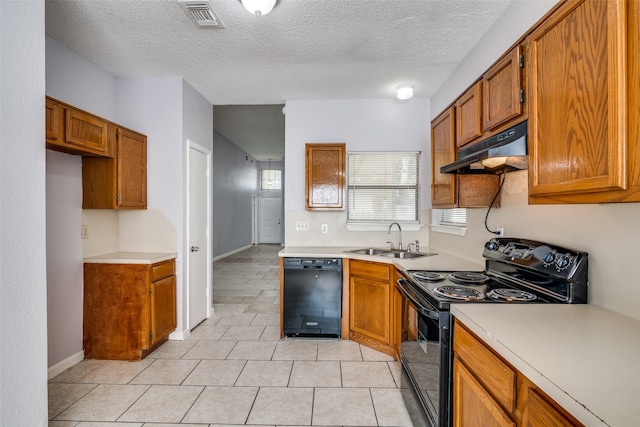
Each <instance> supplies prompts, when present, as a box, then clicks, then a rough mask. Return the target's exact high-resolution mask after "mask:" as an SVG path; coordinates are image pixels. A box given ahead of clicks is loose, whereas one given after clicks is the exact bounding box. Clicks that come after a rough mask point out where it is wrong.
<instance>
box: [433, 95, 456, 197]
mask: <svg viewBox="0 0 640 427" xmlns="http://www.w3.org/2000/svg"><path fill="white" fill-rule="evenodd" d="M454 117H455V109H454V107H450V108H449V109H447V110H446V111H444V112H443V113H442V114H440V115H439V116H438V117H436V118H435V119H434V120H433V121H432V122H431V205H432V206H433V207H434V208H454V207H456V205H457V191H456V190H457V187H456V185H457V180H456V176H455V175H453V174H448V173H440V168H441V167H442V166H444V165H448V164H449V163H452V162H453V161H455V159H456V140H455V123H454Z"/></svg>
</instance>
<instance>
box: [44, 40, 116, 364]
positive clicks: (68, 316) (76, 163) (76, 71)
mask: <svg viewBox="0 0 640 427" xmlns="http://www.w3.org/2000/svg"><path fill="white" fill-rule="evenodd" d="M43 31H44V30H43ZM115 89H116V79H115V78H114V77H113V76H112V75H111V74H109V73H107V72H106V71H104V70H103V69H101V68H100V67H97V66H96V65H95V64H93V63H91V62H89V61H87V60H86V59H84V58H82V57H81V56H79V55H77V54H76V53H74V52H73V51H71V50H70V49H69V48H67V47H66V46H64V45H62V44H60V43H58V42H57V41H56V40H54V39H52V38H51V37H48V36H47V37H46V93H47V95H49V96H52V97H54V98H56V99H59V100H60V101H63V102H67V103H69V104H71V105H74V106H77V107H78V108H82V109H84V110H86V111H90V112H92V113H95V114H97V115H100V116H101V117H104V118H106V119H110V120H115V119H116V90H115ZM46 165H47V166H46V171H47V174H46V177H47V178H46V187H47V191H46V193H47V199H46V200H47V210H46V212H47V298H48V305H47V309H48V312H47V331H48V341H49V346H48V355H49V366H50V367H53V368H52V370H51V372H50V373H51V375H55V374H56V373H58V372H60V371H62V370H64V369H65V368H67V367H69V366H70V365H72V364H73V363H75V362H77V361H79V360H82V358H83V347H82V301H83V281H82V258H83V244H85V243H86V244H87V245H89V248H91V245H93V246H96V244H98V248H95V249H93V253H91V254H92V255H95V254H96V253H105V252H108V251H109V249H110V250H117V245H116V244H117V241H116V242H114V240H115V239H114V237H111V238H109V237H108V236H112V234H111V233H110V232H112V231H113V229H114V228H117V214H116V213H115V212H114V211H101V212H102V215H101V218H100V219H101V220H100V221H94V222H91V221H88V220H86V219H83V215H82V158H81V157H80V156H72V155H69V154H62V153H57V152H53V151H49V150H47V157H46ZM83 223H84V224H91V225H90V230H89V233H90V239H88V240H82V239H80V225H81V224H83ZM115 238H117V236H115ZM114 243H116V244H114Z"/></svg>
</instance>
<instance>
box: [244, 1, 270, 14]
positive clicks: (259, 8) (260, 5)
mask: <svg viewBox="0 0 640 427" xmlns="http://www.w3.org/2000/svg"><path fill="white" fill-rule="evenodd" d="M277 2H278V0H240V3H242V5H243V6H244V8H245V9H247V10H248V11H249V12H251V13H253V14H254V15H256V16H262V15H266V14H267V13H269V12H271V10H272V9H273V7H274V6H275V5H276V3H277Z"/></svg>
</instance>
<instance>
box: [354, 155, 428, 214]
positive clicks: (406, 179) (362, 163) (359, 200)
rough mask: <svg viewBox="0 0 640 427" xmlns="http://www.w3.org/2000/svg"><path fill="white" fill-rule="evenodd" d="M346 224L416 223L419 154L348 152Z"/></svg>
mask: <svg viewBox="0 0 640 427" xmlns="http://www.w3.org/2000/svg"><path fill="white" fill-rule="evenodd" d="M347 157H348V172H347V173H348V185H347V187H348V188H347V191H348V209H347V211H348V217H347V221H348V222H389V221H398V222H407V223H409V222H418V221H419V218H420V216H419V215H420V212H419V209H420V198H419V196H420V188H419V177H420V167H419V163H420V153H419V152H410V153H400V152H397V153H396V152H385V153H348V155H347Z"/></svg>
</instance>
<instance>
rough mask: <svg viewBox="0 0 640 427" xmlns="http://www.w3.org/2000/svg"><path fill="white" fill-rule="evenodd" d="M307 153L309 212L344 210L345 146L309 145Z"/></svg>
mask: <svg viewBox="0 0 640 427" xmlns="http://www.w3.org/2000/svg"><path fill="white" fill-rule="evenodd" d="M305 151H306V153H305V154H306V165H305V196H306V197H305V199H306V208H307V210H320V211H332V210H337V211H339V210H344V208H345V201H344V195H345V176H346V144H344V143H335V144H331V143H329V144H325V143H318V144H313V143H309V144H306V146H305Z"/></svg>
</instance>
